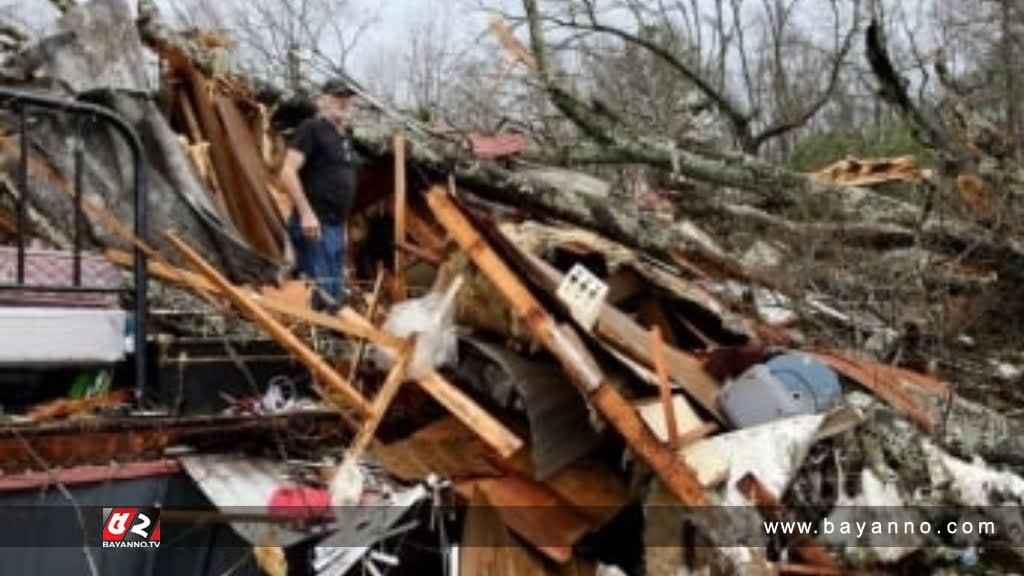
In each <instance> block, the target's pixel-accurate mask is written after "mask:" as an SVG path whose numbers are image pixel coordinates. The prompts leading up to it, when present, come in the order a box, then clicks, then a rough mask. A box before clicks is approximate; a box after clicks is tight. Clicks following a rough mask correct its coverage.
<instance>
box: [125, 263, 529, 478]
mask: <svg viewBox="0 0 1024 576" xmlns="http://www.w3.org/2000/svg"><path fill="white" fill-rule="evenodd" d="M107 256H108V258H110V259H111V260H112V261H114V262H115V263H117V264H121V265H127V266H130V265H131V264H130V262H131V261H130V259H126V258H128V257H127V256H126V255H125V254H124V253H123V252H118V251H114V250H110V251H108V252H107ZM151 271H152V274H153V276H155V277H158V278H164V279H167V280H170V281H172V282H178V283H181V284H185V285H186V286H190V287H192V288H193V289H194V290H198V291H206V292H207V293H211V294H221V289H220V288H219V287H218V286H215V285H214V284H213V283H212V282H210V281H209V280H207V279H206V278H205V277H202V276H198V275H196V274H194V273H192V272H188V271H183V270H180V269H178V268H175V267H173V266H170V265H168V264H166V263H161V262H154V263H153V265H152V268H151ZM243 295H246V294H245V293H244V292H243ZM252 301H253V302H254V303H256V304H258V305H259V306H262V307H263V308H265V309H267V310H268V311H271V312H275V313H278V314H282V315H285V316H289V317H291V318H295V319H297V320H300V321H302V322H306V323H309V324H312V325H315V326H321V327H324V328H328V329H332V330H337V331H339V332H342V333H345V334H349V335H350V336H355V337H358V338H363V339H365V340H368V341H370V342H373V343H374V344H377V345H378V346H380V347H381V349H382V351H384V352H385V353H388V352H389V351H392V350H397V349H399V348H401V346H402V343H403V341H402V339H401V338H398V337H397V336H394V335H392V334H389V333H387V332H384V331H382V330H378V329H377V328H375V327H374V326H373V324H371V323H370V321H369V320H367V319H365V318H363V317H362V316H360V315H359V313H358V312H356V311H355V310H352V309H351V308H347V307H346V308H343V309H342V310H341V311H340V312H339V315H338V316H331V315H328V314H323V313H320V312H316V311H314V310H312V309H310V308H304V307H298V306H295V305H293V304H291V303H288V302H283V301H278V300H274V299H270V298H265V297H259V296H256V295H253V296H252ZM416 383H417V384H418V385H419V387H420V388H422V389H423V390H424V391H425V392H426V393H427V394H429V395H430V396H431V397H432V398H433V399H434V400H436V401H437V402H438V403H439V404H441V405H442V406H443V407H445V408H446V409H447V410H448V411H449V412H451V413H452V414H453V415H454V416H455V417H456V418H458V419H459V420H460V421H462V422H463V423H465V424H466V425H467V426H469V427H471V428H472V429H473V430H474V431H475V432H476V433H477V434H479V435H480V437H481V438H482V439H483V440H484V441H485V442H486V443H487V444H488V445H489V446H491V447H492V448H493V449H494V450H495V452H497V453H498V454H499V455H501V456H502V457H503V458H507V457H509V456H511V455H512V454H514V453H515V452H516V451H517V450H519V449H520V448H521V447H522V446H523V441H522V440H521V439H520V438H519V437H518V436H516V435H515V434H514V433H512V432H511V431H510V430H509V429H508V428H507V427H506V426H505V425H504V424H502V423H501V422H500V421H498V420H497V419H496V418H494V416H492V415H490V414H489V413H488V412H487V411H486V410H484V409H483V408H481V407H480V406H479V405H478V404H476V403H475V402H474V401H473V400H472V399H471V398H469V397H468V396H467V395H466V394H465V393H463V392H462V391H461V390H459V389H458V388H456V387H455V386H454V385H452V384H451V383H450V382H448V380H446V379H445V378H444V377H443V376H441V374H439V373H438V372H437V371H436V370H435V371H433V372H431V373H430V374H428V375H427V376H425V377H422V378H419V379H417V380H416Z"/></svg>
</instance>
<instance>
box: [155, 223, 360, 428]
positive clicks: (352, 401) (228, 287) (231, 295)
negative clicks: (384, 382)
mask: <svg viewBox="0 0 1024 576" xmlns="http://www.w3.org/2000/svg"><path fill="white" fill-rule="evenodd" d="M166 236H167V239H168V241H170V242H171V244H173V245H174V247H175V248H177V249H178V251H179V252H181V254H182V255H183V256H184V257H185V258H186V259H187V260H188V261H189V262H190V263H191V264H192V265H193V266H195V267H196V268H197V269H198V270H199V271H200V272H201V273H202V274H203V275H204V276H206V278H207V280H209V281H210V282H212V283H213V284H214V285H215V286H217V287H218V288H219V289H220V292H221V293H222V294H223V295H224V296H225V297H226V298H228V300H230V301H231V302H232V304H234V305H235V306H236V307H237V308H238V309H239V310H241V311H242V312H243V313H244V314H245V315H246V316H248V317H250V318H251V319H252V320H253V321H254V322H256V324H258V325H259V326H260V327H261V328H263V330H265V331H266V332H267V334H269V335H270V336H271V337H273V338H274V340H275V341H277V343H278V344H280V345H281V346H282V347H283V348H284V349H285V350H288V351H289V352H290V353H292V354H294V355H295V356H296V358H297V359H298V360H299V361H300V362H302V363H303V364H304V365H306V367H308V368H309V369H310V370H311V371H312V372H313V374H314V376H316V377H317V378H318V379H320V380H321V381H323V382H324V383H326V384H327V385H328V386H329V387H330V388H331V389H333V390H335V391H337V392H339V393H340V394H341V395H342V396H343V397H344V399H345V401H346V403H348V404H349V405H351V406H352V407H353V408H355V409H356V411H357V412H359V414H360V415H362V416H369V415H370V414H372V409H371V406H370V403H369V402H367V401H366V399H365V398H363V396H362V395H361V394H360V393H359V392H358V391H357V390H356V389H355V388H353V387H352V385H351V384H349V382H348V381H347V380H345V378H344V377H343V376H341V375H340V374H338V373H337V371H335V370H334V368H332V367H331V365H330V364H328V363H327V362H325V361H324V360H323V358H321V357H320V356H319V355H318V354H317V353H316V352H314V351H313V350H311V349H310V348H309V347H308V346H306V345H305V344H304V343H303V342H302V341H301V340H299V338H298V337H297V336H295V334H293V333H292V332H291V330H288V328H286V327H285V326H283V325H282V324H281V323H280V322H278V321H277V320H275V319H274V318H273V317H272V316H270V314H269V313H267V312H266V311H265V310H264V309H263V308H262V307H260V306H259V305H258V304H256V303H255V302H254V301H253V300H252V299H251V298H249V297H248V296H246V294H245V293H244V292H243V291H242V290H240V289H238V288H237V287H235V286H234V285H233V284H232V283H231V282H230V281H229V280H228V279H227V278H225V277H224V276H223V275H221V273H220V272H218V271H217V269H216V268H214V267H213V266H211V265H210V264H209V263H208V262H207V261H206V260H205V259H203V257H202V256H200V255H199V254H198V253H196V251H195V250H193V249H192V248H191V247H190V246H189V245H188V244H186V243H185V242H184V241H182V240H181V239H180V238H178V237H177V236H176V235H175V234H174V233H172V232H167V233H166Z"/></svg>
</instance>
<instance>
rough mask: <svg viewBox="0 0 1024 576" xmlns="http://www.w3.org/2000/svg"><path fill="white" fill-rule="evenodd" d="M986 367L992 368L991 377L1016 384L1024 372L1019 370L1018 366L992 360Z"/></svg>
mask: <svg viewBox="0 0 1024 576" xmlns="http://www.w3.org/2000/svg"><path fill="white" fill-rule="evenodd" d="M988 365H989V366H991V367H992V375H993V376H995V377H996V378H998V379H1000V380H1002V381H1003V382H1016V381H1017V380H1019V379H1020V377H1021V376H1024V370H1021V368H1020V366H1015V365H1013V364H1010V363H1009V362H1003V361H1001V360H996V359H994V358H992V359H990V360H989V361H988Z"/></svg>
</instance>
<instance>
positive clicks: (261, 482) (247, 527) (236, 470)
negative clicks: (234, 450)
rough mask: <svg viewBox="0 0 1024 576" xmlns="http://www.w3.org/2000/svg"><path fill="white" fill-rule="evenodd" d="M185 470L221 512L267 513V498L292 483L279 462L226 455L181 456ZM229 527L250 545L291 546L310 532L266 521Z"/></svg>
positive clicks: (236, 523)
mask: <svg viewBox="0 0 1024 576" xmlns="http://www.w3.org/2000/svg"><path fill="white" fill-rule="evenodd" d="M180 460H181V465H182V467H184V469H185V472H186V473H187V474H188V475H189V476H190V477H191V478H192V480H193V481H194V482H195V483H196V485H198V486H199V489H200V490H202V492H203V494H205V495H206V497H207V498H209V499H210V501H211V502H213V504H214V505H215V506H217V508H220V509H221V510H222V511H231V510H241V511H244V512H245V513H248V514H266V515H268V516H269V514H270V508H269V507H268V505H267V504H268V503H269V502H270V497H271V496H272V495H273V494H274V492H276V491H277V490H278V489H280V488H284V487H287V486H291V485H294V484H295V482H293V481H292V480H290V479H289V477H288V471H287V467H286V466H285V464H284V463H282V462H276V461H272V460H264V459H259V458H247V457H243V456H236V455H227V454H201V455H196V456H185V457H182V458H181V459H180ZM231 526H232V527H233V528H234V529H235V531H237V532H238V534H239V535H240V536H241V537H242V538H245V539H246V540H247V541H248V542H250V543H252V544H253V545H263V546H266V545H269V543H271V542H272V543H274V544H276V545H278V546H284V547H288V546H292V545H293V544H297V543H299V542H301V541H303V540H305V539H307V538H309V537H310V536H311V535H310V534H307V533H303V532H298V531H295V530H289V529H287V528H284V527H282V526H278V525H271V524H267V523H253V522H234V523H232V524H231Z"/></svg>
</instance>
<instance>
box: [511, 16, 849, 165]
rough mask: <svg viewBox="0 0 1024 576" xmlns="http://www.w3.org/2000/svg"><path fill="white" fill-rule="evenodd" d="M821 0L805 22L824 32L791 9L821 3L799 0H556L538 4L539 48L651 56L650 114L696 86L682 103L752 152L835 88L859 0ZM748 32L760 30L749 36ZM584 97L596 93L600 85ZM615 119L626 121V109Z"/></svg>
mask: <svg viewBox="0 0 1024 576" xmlns="http://www.w3.org/2000/svg"><path fill="white" fill-rule="evenodd" d="M815 5H816V6H817V8H815V7H814V6H815ZM824 6H825V7H824V11H825V15H824V16H821V17H820V18H818V17H816V18H812V19H810V20H814V21H817V20H820V19H827V21H829V22H830V27H829V29H828V32H827V33H824V32H822V30H820V29H816V30H812V29H809V27H808V26H807V25H805V24H800V22H801V21H804V20H808V19H807V18H798V17H797V15H798V14H801V13H810V12H812V11H813V10H819V11H820V10H822V4H821V3H808V2H801V1H800V0H760V3H759V4H757V5H755V4H753V3H750V2H746V1H745V0H730V1H729V2H716V3H711V4H710V5H709V3H706V2H700V1H699V0H689V1H678V2H671V3H670V2H644V1H642V0H617V1H616V2H611V3H603V4H601V5H600V6H599V5H598V3H597V2H595V1H594V0H558V1H552V2H547V3H545V6H544V8H543V9H539V10H538V14H539V16H540V19H541V24H542V25H543V26H544V30H545V32H546V33H548V34H549V35H551V36H552V37H553V38H556V39H558V41H557V42H556V43H554V44H553V45H552V47H550V48H549V54H550V56H549V57H550V59H551V60H552V61H557V60H558V59H559V58H560V57H562V55H563V54H564V53H565V51H566V50H570V51H576V52H583V53H589V54H591V55H593V56H594V57H593V58H592V59H591V60H590V62H597V61H602V60H603V61H608V62H611V63H612V64H613V65H614V66H617V67H618V68H620V69H622V68H623V63H622V62H621V60H622V58H623V57H624V55H632V56H631V57H632V58H633V59H634V62H635V64H636V66H635V67H634V68H633V69H634V70H653V68H652V62H651V61H652V60H656V61H658V62H659V68H660V69H659V71H658V72H657V76H658V77H664V76H665V75H674V76H675V77H676V80H675V81H674V82H672V84H671V85H669V86H667V87H665V88H666V90H667V91H668V94H664V95H663V96H662V97H661V98H660V99H661V100H663V101H664V104H663V106H662V110H661V111H660V112H659V114H661V115H662V116H667V115H673V116H674V115H676V114H677V113H678V111H679V109H680V102H679V100H684V101H685V100H686V97H688V96H689V95H690V94H692V93H693V91H696V93H697V94H698V95H699V96H700V99H701V102H690V103H689V104H690V105H691V106H692V105H694V104H697V105H701V104H702V105H703V106H704V107H705V108H709V109H711V110H714V111H715V113H716V114H717V116H718V117H719V118H720V119H721V121H722V125H723V126H724V128H725V130H726V132H727V133H728V134H729V136H730V137H731V139H732V140H733V141H734V142H735V143H736V144H737V145H738V146H739V147H740V148H741V149H742V150H744V151H746V152H748V153H757V152H758V151H760V150H761V149H762V147H763V146H764V145H765V144H766V143H767V142H769V141H771V140H773V139H776V138H779V137H780V136H783V135H785V134H788V133H790V132H792V131H794V130H796V129H798V128H800V127H801V126H804V125H805V124H807V123H808V122H809V121H810V120H811V119H812V118H814V117H815V115H817V114H818V113H819V112H820V111H821V110H822V109H824V108H825V106H826V105H827V104H828V102H829V100H830V98H831V95H832V94H833V92H834V91H835V90H836V88H837V86H838V85H839V82H840V79H841V78H842V71H843V69H844V63H845V61H846V58H847V55H848V54H849V52H850V50H851V47H852V46H853V41H854V39H855V38H856V34H857V31H858V24H859V21H860V20H859V14H860V10H859V8H860V3H859V0H850V1H846V2H844V1H842V0H830V1H829V2H828V3H826V4H825V5H824ZM751 14H753V15H751ZM507 16H509V17H510V18H516V16H517V15H507ZM518 20H519V21H521V20H522V19H521V18H518ZM755 29H757V30H763V31H764V32H763V33H760V34H754V33H753V31H754V30H755ZM595 39H604V40H611V42H607V41H606V42H595ZM609 56H611V58H609ZM615 60H619V61H618V62H615ZM625 67H627V68H628V64H627V65H626V66H625ZM631 78H632V79H631V80H630V81H631V82H633V84H634V87H635V89H633V90H630V91H628V92H627V93H626V97H636V98H639V99H641V100H643V99H644V98H645V96H648V95H649V93H648V92H647V91H646V89H647V88H649V86H648V84H647V82H645V79H647V80H651V77H649V76H644V77H643V78H640V77H637V75H636V74H633V75H632V76H631ZM586 80H587V79H586V78H584V79H583V80H582V82H583V83H584V84H585V82H586ZM684 86H685V87H687V88H688V89H685V88H684ZM673 93H674V94H676V95H677V98H678V99H677V100H675V101H672V99H671V95H672V94H673ZM592 95H594V96H598V95H599V96H600V97H601V98H602V99H604V98H605V95H604V94H602V93H601V91H600V90H593V91H592ZM620 100H621V98H620ZM624 117H626V118H627V120H628V117H629V114H625V115H624ZM642 127H643V126H642V124H641V126H638V128H642Z"/></svg>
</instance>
